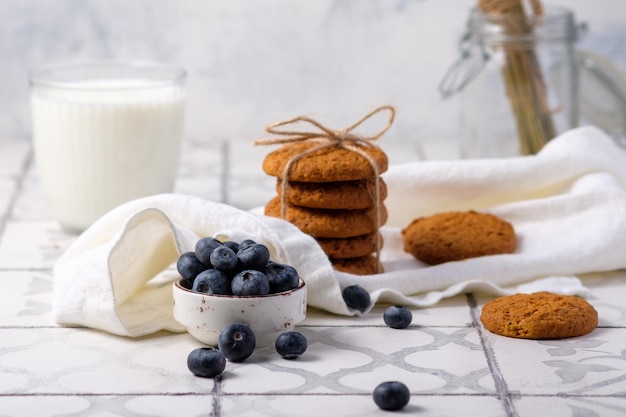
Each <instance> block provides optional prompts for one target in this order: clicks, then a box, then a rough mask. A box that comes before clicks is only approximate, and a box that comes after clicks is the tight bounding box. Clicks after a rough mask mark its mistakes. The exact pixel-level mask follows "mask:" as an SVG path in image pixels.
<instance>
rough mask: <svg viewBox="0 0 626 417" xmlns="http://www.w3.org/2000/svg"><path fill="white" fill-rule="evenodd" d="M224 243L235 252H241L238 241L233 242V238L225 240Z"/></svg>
mask: <svg viewBox="0 0 626 417" xmlns="http://www.w3.org/2000/svg"><path fill="white" fill-rule="evenodd" d="M223 245H224V246H226V247H228V248H231V249H232V251H233V252H235V253H237V252H239V243H237V242H233V241H232V240H227V241H226V242H223Z"/></svg>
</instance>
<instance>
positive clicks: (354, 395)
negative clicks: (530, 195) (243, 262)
mask: <svg viewBox="0 0 626 417" xmlns="http://www.w3.org/2000/svg"><path fill="white" fill-rule="evenodd" d="M233 149H235V150H236V149H237V147H233V148H231V151H232V150H233ZM13 152H14V153H15V155H14V158H12V157H10V156H3V158H5V159H7V160H13V159H19V158H24V155H25V154H28V152H27V151H26V152H25V151H24V149H22V148H20V147H16V148H15V150H14V151H13ZM246 152H248V151H243V150H242V151H241V152H240V155H246V156H247V157H250V158H251V159H252V160H255V162H254V163H255V164H256V163H258V162H259V161H258V158H257V159H254V158H256V157H254V153H255V152H257V150H252V151H249V152H248V153H246ZM183 161H184V164H183V165H181V170H180V180H179V183H178V188H179V191H180V190H187V192H189V193H192V194H195V195H199V196H201V197H204V198H208V199H215V200H219V199H220V198H222V197H223V196H224V195H227V196H230V197H232V198H233V199H234V198H242V201H243V200H245V199H247V200H246V202H247V203H261V204H262V201H263V199H264V198H266V195H267V194H269V193H273V192H274V190H273V188H272V187H273V184H272V179H271V178H270V179H269V181H268V179H267V178H266V177H264V176H263V177H261V176H259V175H258V167H256V168H254V171H252V170H246V168H247V165H246V164H244V163H241V162H237V163H236V164H233V165H230V166H225V165H223V164H222V163H221V162H220V161H221V159H220V156H219V154H217V153H215V149H213V148H212V147H211V146H207V145H205V144H198V143H195V144H194V143H192V142H190V143H189V144H188V145H187V146H186V149H185V155H184V157H183ZM224 169H226V172H228V173H230V172H231V171H230V170H231V169H237V170H238V171H237V172H236V173H234V172H233V173H232V178H233V181H229V182H227V183H223V182H221V181H222V179H223V170H224ZM17 172H18V174H17V176H16V175H15V170H13V169H10V170H9V171H7V172H6V173H4V174H0V184H2V183H4V184H8V186H9V189H10V190H12V191H10V193H14V194H12V195H10V196H9V197H2V198H5V200H1V199H0V203H2V201H4V207H5V213H4V214H2V223H1V227H0V415H9V416H30V415H34V414H33V412H35V413H36V414H35V415H44V416H47V415H49V416H53V415H67V416H98V417H101V416H117V415H122V416H126V415H128V416H131V415H133V416H134V415H150V416H172V415H176V416H202V415H214V416H309V415H315V416H319V415H325V414H326V415H337V416H350V415H354V416H370V415H371V416H374V415H381V411H380V410H378V408H377V407H376V405H375V404H374V402H373V400H372V398H371V392H372V390H373V389H374V387H375V386H376V385H377V384H379V383H380V382H383V381H386V380H392V379H393V380H400V381H403V382H404V383H406V384H407V386H408V387H409V389H410V391H411V394H412V396H411V402H410V404H409V405H408V406H407V408H406V409H405V410H404V411H403V412H401V413H399V414H401V415H404V414H409V415H425V416H426V415H427V416H457V415H472V413H473V412H474V411H476V410H479V411H480V415H481V416H488V417H489V416H493V417H496V416H497V417H500V416H507V417H536V416H538V415H550V416H555V417H561V416H567V417H570V416H582V415H589V416H593V415H598V416H605V415H606V416H618V415H622V414H623V413H622V414H620V413H621V412H622V411H623V409H624V407H625V403H624V392H626V359H625V357H624V340H626V309H625V308H624V303H623V300H624V296H626V287H625V284H624V282H626V280H625V279H624V278H626V272H625V271H617V272H610V273H602V274H589V275H588V276H584V277H582V279H583V280H584V282H585V284H586V285H587V286H588V287H589V288H590V290H591V298H590V301H591V302H592V304H593V305H594V306H595V307H596V308H597V309H598V311H599V314H600V326H599V327H598V328H597V329H596V330H595V331H594V332H592V333H591V334H589V335H587V336H583V337H579V338H573V339H567V340H557V341H533V340H517V339H509V338H504V337H500V336H496V335H493V334H491V333H488V332H485V331H484V329H481V328H480V327H479V326H478V323H475V322H473V317H478V316H477V315H476V314H477V312H479V310H480V305H482V303H484V302H485V301H487V300H488V299H490V297H486V296H484V295H481V294H471V295H459V296H456V297H453V298H451V299H447V300H444V301H443V302H441V303H439V304H437V305H436V306H433V307H431V308H424V309H413V310H412V312H413V322H412V324H411V325H410V326H409V327H408V328H406V329H402V330H397V329H390V328H388V327H387V326H385V325H384V322H383V320H382V314H383V312H384V309H385V308H386V307H387V306H386V305H380V306H377V307H376V308H374V310H373V311H372V312H371V313H370V314H369V315H367V316H364V317H359V318H350V317H339V316H336V315H331V314H328V313H324V312H321V311H319V310H313V309H311V310H310V311H309V314H308V317H307V319H306V320H305V321H304V322H303V323H301V324H300V325H299V326H298V327H297V330H299V331H301V332H302V333H303V334H304V335H305V336H306V337H307V339H308V341H309V348H308V349H307V351H306V352H305V353H304V354H303V355H302V356H301V357H299V358H297V359H295V360H286V359H283V358H282V357H280V356H279V355H278V354H277V353H276V352H275V350H274V348H273V347H271V346H270V347H266V348H259V349H257V350H256V351H255V352H254V354H253V355H252V356H251V357H250V358H249V359H248V360H247V361H245V362H243V363H232V362H228V363H227V367H226V371H225V373H224V374H223V375H222V377H220V378H216V379H203V378H197V377H195V376H193V375H192V374H191V373H190V372H189V371H188V369H187V367H186V358H187V355H188V354H189V352H190V351H191V350H192V349H194V348H196V347H198V346H199V343H198V342H197V341H195V340H194V339H193V338H191V337H190V336H189V335H187V334H170V333H167V332H161V333H158V334H156V335H152V336H146V337H142V338H136V339H132V338H124V337H117V336H111V335H108V334H105V333H102V332H99V331H93V330H90V329H83V328H63V327H60V326H58V325H57V324H56V323H54V321H53V320H52V315H51V306H52V300H53V281H52V267H53V265H54V262H55V260H56V259H58V257H59V256H60V255H61V254H62V253H63V251H64V250H65V248H67V247H68V245H69V244H70V243H71V242H72V241H73V240H74V239H76V236H72V235H67V234H65V233H64V232H63V231H62V230H61V229H60V227H59V226H58V224H57V223H56V222H55V221H54V220H52V219H51V218H50V216H49V214H48V212H47V207H46V205H45V200H44V198H43V197H42V195H41V190H40V188H39V186H38V182H37V175H36V173H35V172H34V167H33V166H32V165H30V166H29V168H28V170H26V171H19V170H18V171H17ZM254 172H257V174H254ZM228 175H229V176H230V174H228ZM12 184H16V187H15V188H13V189H11V185H12ZM224 184H227V185H226V186H227V187H229V188H228V189H227V191H228V192H227V193H225V194H224V193H223V192H222V186H223V185H224ZM234 184H236V187H235V188H236V189H235V190H233V189H232V187H233V185H234ZM17 185H19V186H17ZM237 196H238V197H237ZM0 207H1V206H0ZM33 410H35V411H33ZM468 410H469V411H468ZM545 413H548V414H545Z"/></svg>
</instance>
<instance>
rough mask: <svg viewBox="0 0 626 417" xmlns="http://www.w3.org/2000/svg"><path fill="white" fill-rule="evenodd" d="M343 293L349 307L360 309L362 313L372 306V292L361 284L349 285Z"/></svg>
mask: <svg viewBox="0 0 626 417" xmlns="http://www.w3.org/2000/svg"><path fill="white" fill-rule="evenodd" d="M341 294H342V296H343V300H344V301H345V302H346V305H347V306H348V307H350V308H354V309H356V310H359V311H360V312H361V313H363V312H364V311H365V310H367V309H368V307H369V306H370V303H371V299H370V294H369V293H368V292H367V291H366V290H365V288H363V287H361V286H360V285H349V286H347V287H346V288H344V289H343V291H342V293H341Z"/></svg>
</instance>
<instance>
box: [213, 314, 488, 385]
mask: <svg viewBox="0 0 626 417" xmlns="http://www.w3.org/2000/svg"><path fill="white" fill-rule="evenodd" d="M299 330H300V331H301V332H302V333H303V334H304V335H305V336H306V337H307V339H308V341H309V348H308V349H307V351H306V352H305V354H304V355H302V356H301V357H300V358H298V359H297V360H293V361H288V360H285V359H282V358H281V357H280V356H278V354H276V352H274V351H273V349H272V348H266V349H264V350H259V351H257V352H255V354H254V355H253V358H252V359H253V361H252V362H250V361H247V362H246V363H244V364H240V365H238V364H237V365H235V364H233V366H229V368H228V369H229V372H228V373H227V374H226V375H225V376H224V378H223V381H222V386H223V391H224V392H225V393H255V394H258V393H275V392H286V393H310V392H316V393H321V392H335V393H337V392H350V393H363V392H371V391H372V390H373V389H374V387H375V386H376V385H377V384H378V383H379V382H382V381H385V380H389V379H398V380H401V381H403V382H405V383H406V384H407V385H408V386H409V387H410V389H411V390H413V391H414V392H428V393H431V392H434V393H459V392H465V393H494V392H495V388H494V384H493V380H492V378H491V376H490V373H489V369H488V366H487V363H486V361H485V357H484V354H483V352H482V349H481V347H480V343H479V340H478V335H477V333H476V331H475V330H474V329H472V328H460V329H456V328H409V329H403V330H395V329H389V328H386V327H374V328H372V327H354V328H351V327H329V328H323V327H320V328H317V327H316V328H307V327H304V326H303V327H301V328H299ZM454 358H459V359H458V360H456V359H454ZM461 358H462V359H461Z"/></svg>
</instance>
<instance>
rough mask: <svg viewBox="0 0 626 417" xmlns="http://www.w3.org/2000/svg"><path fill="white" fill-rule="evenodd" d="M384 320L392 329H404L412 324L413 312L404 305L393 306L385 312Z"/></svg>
mask: <svg viewBox="0 0 626 417" xmlns="http://www.w3.org/2000/svg"><path fill="white" fill-rule="evenodd" d="M383 320H384V321H385V324H386V325H387V326H389V327H391V328H392V329H404V328H405V327H407V326H408V325H409V324H411V321H412V320H413V313H411V310H409V309H408V308H406V307H404V306H391V307H388V308H387V309H386V310H385V312H384V313H383Z"/></svg>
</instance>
